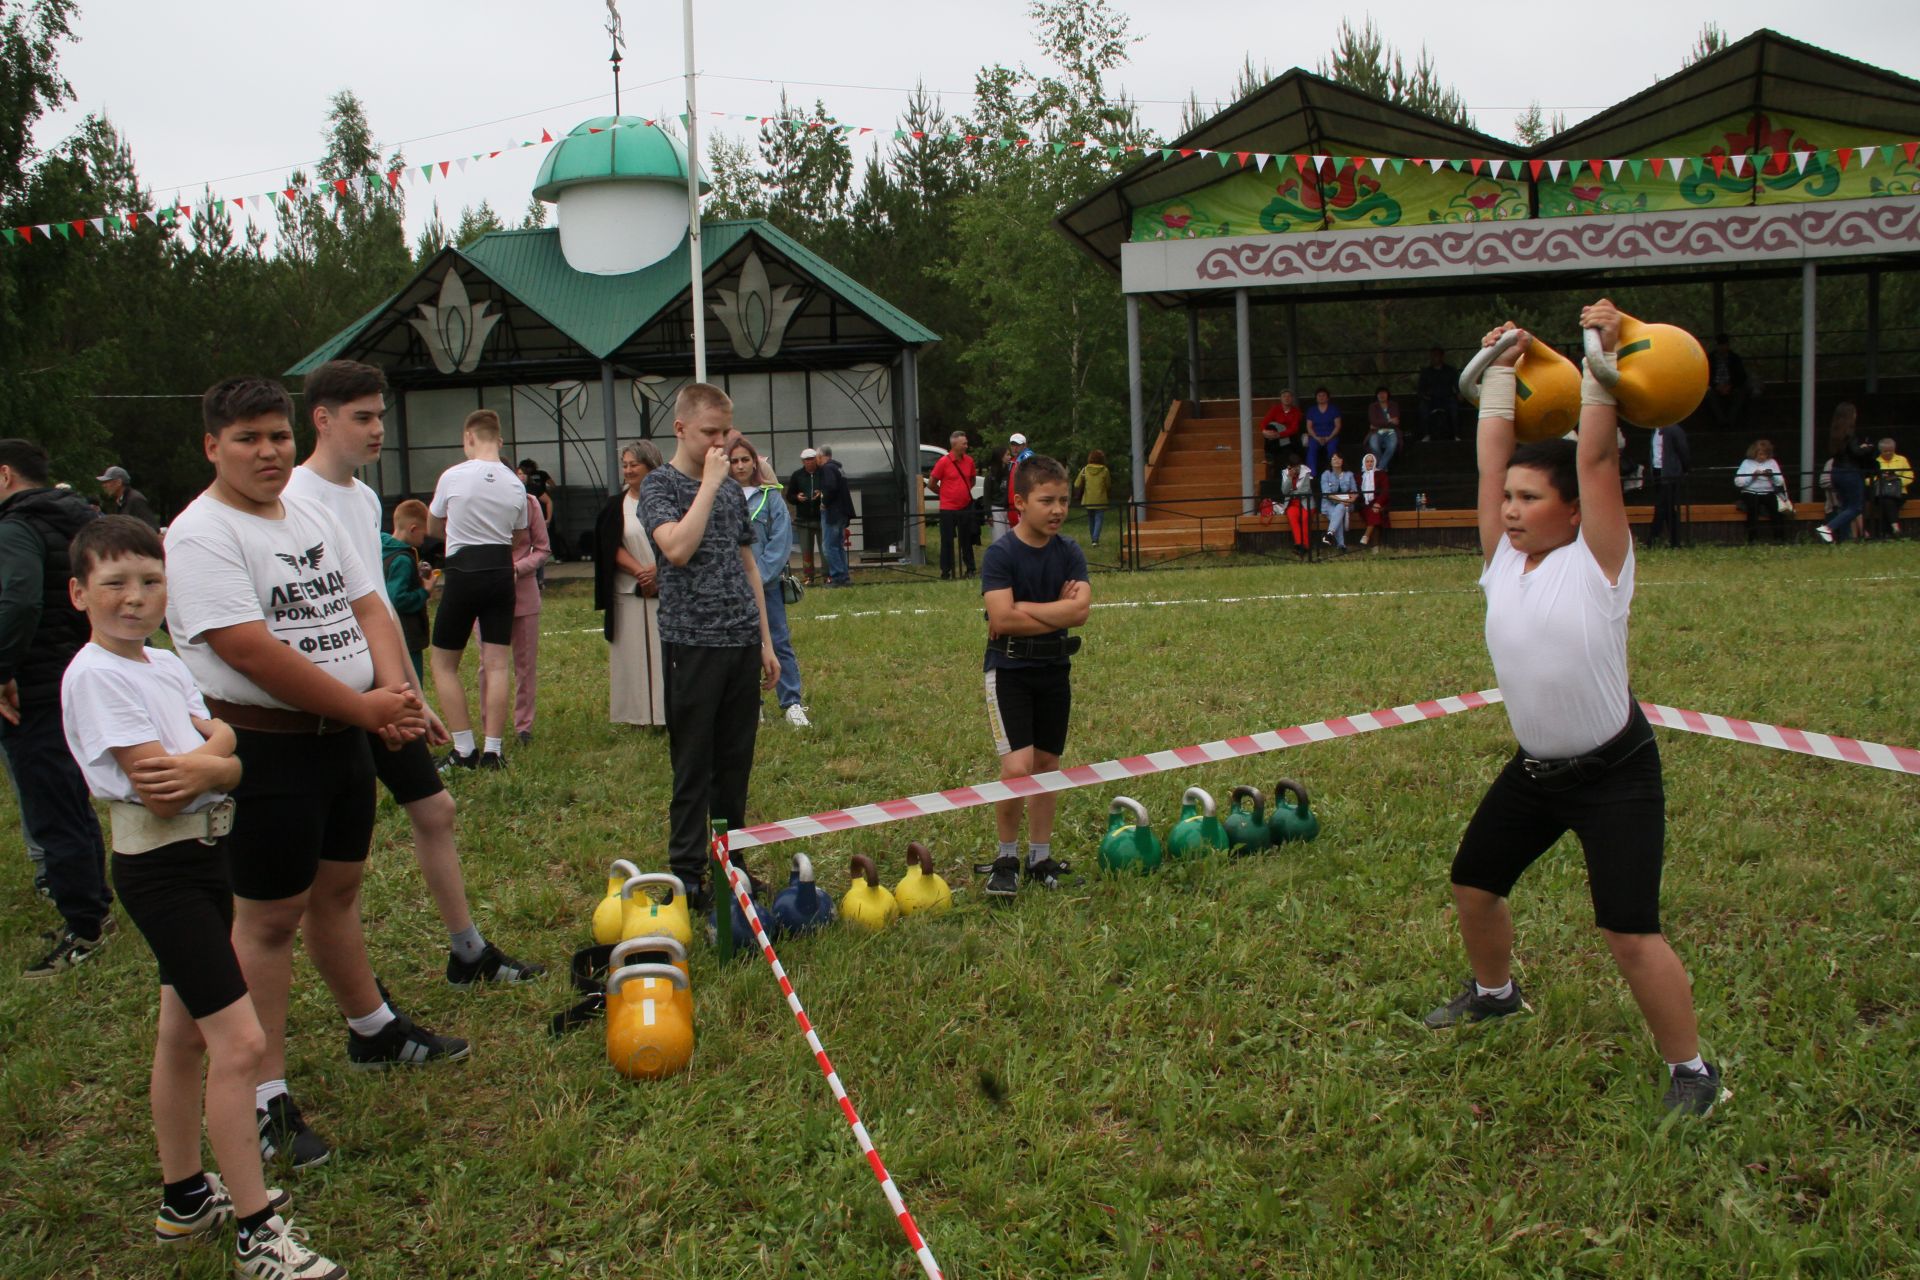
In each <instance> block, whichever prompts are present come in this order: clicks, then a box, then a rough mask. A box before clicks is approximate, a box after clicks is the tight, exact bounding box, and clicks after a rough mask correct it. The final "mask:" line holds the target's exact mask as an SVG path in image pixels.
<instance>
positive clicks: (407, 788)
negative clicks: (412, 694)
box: [367, 733, 447, 806]
mask: <svg viewBox="0 0 1920 1280" xmlns="http://www.w3.org/2000/svg"><path fill="white" fill-rule="evenodd" d="M367 752H368V754H369V755H371V756H372V757H373V775H374V777H376V778H378V779H380V785H381V786H383V787H385V788H386V789H387V794H388V795H390V796H392V797H393V802H394V803H395V804H397V805H402V806H405V805H410V804H412V803H413V802H414V801H415V800H425V799H426V798H427V797H428V796H433V795H439V794H440V793H441V792H442V791H445V790H446V789H447V784H446V783H444V782H442V781H440V770H439V768H438V767H437V766H436V765H435V764H434V763H433V752H432V751H431V750H429V749H428V747H427V740H426V739H425V738H415V739H414V740H413V741H412V742H409V743H407V745H406V746H404V747H401V748H400V749H399V750H398V751H389V750H387V744H386V743H385V742H382V741H381V740H380V735H379V734H377V733H369V734H368V735H367Z"/></svg>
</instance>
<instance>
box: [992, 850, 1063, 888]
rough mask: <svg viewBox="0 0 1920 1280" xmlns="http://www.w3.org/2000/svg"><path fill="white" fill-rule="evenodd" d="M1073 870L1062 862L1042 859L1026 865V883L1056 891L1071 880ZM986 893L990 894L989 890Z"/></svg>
mask: <svg viewBox="0 0 1920 1280" xmlns="http://www.w3.org/2000/svg"><path fill="white" fill-rule="evenodd" d="M1072 871H1073V868H1072V867H1070V866H1068V865H1067V864H1066V863H1064V862H1056V861H1055V860H1054V859H1052V858H1042V859H1041V860H1040V861H1038V862H1030V863H1028V864H1027V883H1029V884H1037V885H1039V886H1040V887H1041V888H1042V889H1058V888H1059V887H1060V886H1061V885H1063V884H1065V883H1067V881H1068V880H1069V879H1070V878H1071V875H1070V873H1071V872H1072ZM988 892H992V891H991V890H989V891H988Z"/></svg>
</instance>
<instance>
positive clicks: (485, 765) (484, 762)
mask: <svg viewBox="0 0 1920 1280" xmlns="http://www.w3.org/2000/svg"><path fill="white" fill-rule="evenodd" d="M474 767H475V768H477V769H480V770H482V771H483V772H484V771H486V770H495V771H498V770H500V769H504V768H506V767H507V759H506V757H505V756H503V755H501V754H500V753H499V752H498V751H482V752H481V753H480V759H479V762H478V763H477V764H476V765H475V766H474Z"/></svg>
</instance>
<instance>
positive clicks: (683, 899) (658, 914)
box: [620, 871, 693, 947]
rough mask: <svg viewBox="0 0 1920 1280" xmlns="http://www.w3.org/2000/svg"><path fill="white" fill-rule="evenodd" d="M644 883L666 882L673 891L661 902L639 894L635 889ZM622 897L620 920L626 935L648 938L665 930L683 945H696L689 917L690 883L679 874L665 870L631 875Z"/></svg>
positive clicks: (622, 890) (622, 888)
mask: <svg viewBox="0 0 1920 1280" xmlns="http://www.w3.org/2000/svg"><path fill="white" fill-rule="evenodd" d="M643 884H661V885H666V886H667V888H668V890H669V892H668V894H667V900H666V901H665V902H661V901H659V900H657V899H655V898H654V897H653V895H652V894H648V893H635V892H634V890H635V889H637V888H639V887H640V886H641V885H643ZM620 897H621V898H622V899H623V900H624V910H623V911H622V913H621V922H620V934H621V936H622V937H623V938H644V937H647V936H648V935H649V934H655V933H664V934H666V935H667V936H668V937H669V938H672V939H673V940H674V941H675V942H677V943H679V944H680V945H681V946H683V947H690V946H692V945H693V922H692V920H690V919H689V918H688V916H687V886H686V885H685V884H684V883H683V882H682V881H681V879H680V877H679V876H674V875H668V874H667V873H665V872H663V871H654V872H650V873H648V874H646V875H638V876H628V877H627V879H626V882H625V883H623V884H622V885H621V886H620Z"/></svg>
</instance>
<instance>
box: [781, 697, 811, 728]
mask: <svg viewBox="0 0 1920 1280" xmlns="http://www.w3.org/2000/svg"><path fill="white" fill-rule="evenodd" d="M787 723H788V724H790V725H792V726H793V727H794V728H796V729H811V728H813V721H811V720H809V719H807V709H806V708H805V707H803V706H801V705H800V704H799V703H797V702H796V703H794V704H793V705H792V706H790V707H788V708H787Z"/></svg>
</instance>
